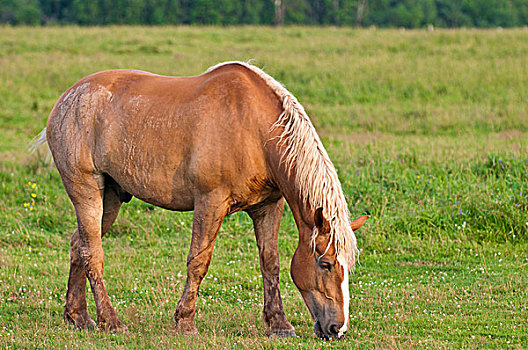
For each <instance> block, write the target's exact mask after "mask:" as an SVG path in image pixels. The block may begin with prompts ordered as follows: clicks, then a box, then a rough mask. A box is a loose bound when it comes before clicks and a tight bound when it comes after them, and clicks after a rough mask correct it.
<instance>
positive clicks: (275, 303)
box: [248, 198, 295, 337]
mask: <svg viewBox="0 0 528 350" xmlns="http://www.w3.org/2000/svg"><path fill="white" fill-rule="evenodd" d="M283 208H284V199H283V198H281V199H279V200H278V201H277V202H273V203H269V204H265V205H262V206H258V207H256V208H252V209H251V210H248V214H249V216H250V217H251V218H252V219H253V226H254V227H255V236H256V238H257V245H258V248H259V258H260V270H261V272H262V280H263V284H264V309H263V310H262V319H263V321H264V324H265V325H266V327H267V332H266V333H267V335H268V336H278V337H287V336H295V331H294V328H293V326H292V325H291V324H290V322H288V320H287V319H286V316H285V315H284V307H283V306H282V299H281V295H280V290H279V270H280V267H279V242H278V232H279V226H280V220H281V216H282V210H283Z"/></svg>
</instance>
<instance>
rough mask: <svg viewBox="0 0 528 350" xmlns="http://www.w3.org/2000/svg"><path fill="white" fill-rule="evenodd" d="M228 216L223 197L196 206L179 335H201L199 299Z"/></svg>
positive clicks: (176, 316) (180, 305)
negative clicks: (198, 310) (196, 317)
mask: <svg viewBox="0 0 528 350" xmlns="http://www.w3.org/2000/svg"><path fill="white" fill-rule="evenodd" d="M226 213H227V205H226V204H225V201H224V198H223V197H220V196H216V197H212V196H209V197H208V198H203V199H201V200H199V201H197V203H196V204H195V208H194V218H193V233H192V240H191V248H190V250H189V256H188V257H187V281H186V283H185V288H184V289H183V295H182V297H181V299H180V301H179V302H178V306H177V307H176V312H175V313H174V321H175V322H176V331H177V332H179V333H181V334H188V335H194V334H198V330H197V329H196V326H195V323H194V315H195V313H196V295H197V294H198V288H199V287H200V283H201V282H202V279H203V278H204V276H205V274H206V273H207V268H208V267H209V263H210V262H211V255H212V253H213V247H214V243H215V240H216V236H217V234H218V230H219V229H220V225H221V224H222V221H223V220H224V217H225V215H226Z"/></svg>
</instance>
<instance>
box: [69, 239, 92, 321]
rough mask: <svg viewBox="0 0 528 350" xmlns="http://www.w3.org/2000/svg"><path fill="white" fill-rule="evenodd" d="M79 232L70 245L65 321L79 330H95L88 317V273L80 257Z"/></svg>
mask: <svg viewBox="0 0 528 350" xmlns="http://www.w3.org/2000/svg"><path fill="white" fill-rule="evenodd" d="M80 244H81V243H80V241H79V230H77V229H76V230H75V232H74V234H73V235H72V237H71V240H70V245H71V251H70V276H69V278H68V291H67V292H66V305H64V319H65V320H66V321H68V322H70V323H71V324H73V325H74V326H75V327H77V328H79V329H94V328H95V322H94V321H93V320H92V319H91V318H90V316H89V315H88V310H87V309H86V273H85V272H84V267H83V265H82V262H81V257H80V256H79V246H80Z"/></svg>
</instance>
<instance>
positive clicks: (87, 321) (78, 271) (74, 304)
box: [64, 183, 121, 329]
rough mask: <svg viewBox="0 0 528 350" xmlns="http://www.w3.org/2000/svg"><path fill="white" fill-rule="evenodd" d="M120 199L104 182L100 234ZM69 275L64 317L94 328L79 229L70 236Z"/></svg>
mask: <svg viewBox="0 0 528 350" xmlns="http://www.w3.org/2000/svg"><path fill="white" fill-rule="evenodd" d="M120 208H121V201H120V199H119V195H118V194H117V189H116V188H115V186H113V185H112V186H110V185H109V184H108V183H107V184H105V189H104V198H103V219H102V224H101V234H102V236H104V235H105V234H106V233H107V232H108V230H109V229H110V227H111V226H112V224H113V223H114V221H115V219H116V218H117V214H118V213H119V209H120ZM70 244H71V252H70V276H69V278H68V291H67V292H66V305H65V306H64V319H65V320H66V321H68V322H70V323H72V324H73V325H74V326H75V327H77V328H79V329H94V328H95V322H94V321H93V320H92V319H91V318H90V316H89V315H88V311H87V308H86V272H85V271H84V267H83V265H82V261H81V257H80V255H79V247H80V244H81V242H80V240H79V231H78V230H75V232H74V234H73V235H72V238H71V242H70Z"/></svg>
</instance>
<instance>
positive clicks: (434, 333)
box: [0, 27, 528, 349]
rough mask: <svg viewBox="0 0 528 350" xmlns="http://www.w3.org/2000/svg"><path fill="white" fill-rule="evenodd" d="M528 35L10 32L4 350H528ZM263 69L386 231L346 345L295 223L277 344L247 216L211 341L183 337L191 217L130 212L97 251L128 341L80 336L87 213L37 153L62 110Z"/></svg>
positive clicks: (367, 254)
mask: <svg viewBox="0 0 528 350" xmlns="http://www.w3.org/2000/svg"><path fill="white" fill-rule="evenodd" d="M526 37H527V33H526V32H525V31H524V30H520V29H518V30H515V29H514V30H504V31H501V32H499V31H494V30H487V31H483V30H456V31H450V30H445V31H444V30H440V31H435V32H434V33H427V32H425V31H405V32H400V31H397V30H355V29H350V28H348V29H347V28H342V29H341V28H340V29H337V28H316V27H306V28H304V27H289V28H281V29H274V28H260V27H232V28H216V27H210V28H207V27H206V28H193V27H161V28H150V27H109V28H78V27H63V28H23V27H19V28H11V27H0V104H1V108H0V130H1V137H0V198H2V201H0V348H64V347H68V348H86V347H90V348H106V347H111V348H125V349H128V348H153V347H155V348H183V349H187V348H190V349H193V348H204V349H205V348H207V349H210V348H247V349H254V348H263V349H275V348H279V349H297V348H305V349H320V348H335V349H349V348H421V347H423V348H435V349H436V348H474V349H480V348H526V347H528V336H527V335H526V330H527V329H528V306H527V300H528V289H527V285H528V214H527V209H528V199H527V194H528V104H527V103H526V102H527V100H526V96H528V58H527V57H528V41H527V40H526ZM251 58H254V59H255V64H257V65H258V66H261V67H264V68H265V70H266V71H267V72H268V73H269V74H271V75H272V76H274V77H275V78H277V79H278V80H279V81H281V82H282V83H284V84H285V85H286V87H287V88H288V89H289V90H290V91H292V92H293V93H294V94H295V95H296V96H297V97H298V99H299V100H300V101H301V103H303V104H304V106H305V107H306V109H307V111H308V113H309V114H310V116H311V117H312V120H313V122H314V124H315V125H316V128H317V130H318V131H319V134H320V135H321V137H322V139H323V143H324V144H325V146H326V147H327V149H328V152H329V154H330V156H331V158H332V160H333V161H334V163H335V164H336V166H337V168H338V172H339V175H340V178H341V182H342V185H343V188H344V191H345V195H346V197H347V200H348V204H349V208H350V211H351V212H352V213H353V215H355V216H356V215H360V214H363V213H365V212H368V213H370V214H371V216H372V219H371V220H369V221H368V222H367V224H365V226H364V227H363V228H362V229H361V230H360V231H358V233H357V235H358V244H359V247H360V249H361V251H362V252H361V257H360V264H359V265H358V266H357V267H356V269H355V270H354V271H353V272H352V274H351V280H350V293H351V298H352V300H351V307H350V317H351V323H350V329H349V333H348V335H347V338H346V340H345V341H342V342H323V341H321V340H318V339H316V338H315V336H314V335H313V332H312V330H311V325H312V321H311V319H310V316H309V313H308V309H307V308H306V306H305V305H304V303H303V301H302V299H301V297H300V294H299V292H298V291H297V290H296V288H295V286H294V285H293V283H292V281H291V278H290V277H289V262H290V260H291V257H292V254H293V252H294V250H295V247H296V237H297V232H296V230H295V228H294V222H293V219H292V217H291V212H290V211H289V210H288V209H287V210H286V211H285V213H284V217H283V221H282V224H281V236H280V237H281V238H280V251H281V262H282V268H281V290H282V294H283V299H284V303H285V309H286V314H287V317H288V318H289V320H290V321H291V322H292V324H293V325H294V326H295V327H296V331H297V334H298V336H299V337H298V338H295V339H285V340H277V339H268V338H266V336H265V330H264V329H263V324H262V322H261V320H260V313H261V308H262V282H261V279H260V277H259V275H260V271H259V267H258V255H257V248H256V244H255V240H254V235H253V231H252V225H251V221H250V219H249V218H248V216H247V215H246V214H243V213H238V214H234V215H232V216H230V217H228V218H227V219H226V221H225V222H224V224H223V227H222V230H221V232H220V234H219V239H218V241H217V244H216V247H215V252H214V255H213V261H212V263H211V266H210V270H209V273H208V275H207V277H206V278H205V280H204V282H203V283H202V286H201V289H200V293H199V297H198V307H199V309H198V312H197V318H196V321H197V326H198V329H199V330H200V336H198V337H195V338H187V337H182V336H179V335H176V334H175V333H174V331H173V323H172V313H173V312H174V309H175V307H176V304H177V301H178V299H179V297H180V295H181V292H182V289H183V285H184V283H185V280H184V276H185V260H186V255H187V252H188V247H189V242H190V238H191V233H190V227H191V221H192V214H191V213H172V212H168V211H164V210H161V209H159V208H155V207H153V206H151V205H148V204H145V203H142V202H140V201H138V200H136V199H134V200H132V202H131V203H129V204H127V205H125V206H124V207H123V209H122V210H121V212H120V216H119V218H118V220H117V222H116V224H115V225H114V227H113V228H112V230H111V231H110V233H109V234H108V235H107V236H106V237H105V239H104V240H103V246H104V249H105V254H106V255H105V258H106V266H105V280H106V283H107V287H108V292H109V294H110V295H111V299H112V302H113V304H114V306H115V307H116V309H117V312H118V315H119V316H120V318H121V319H122V320H123V322H125V323H126V324H127V325H128V327H129V329H130V334H127V335H117V336H114V335H109V334H104V333H99V332H80V331H76V330H73V329H71V328H70V327H68V326H67V325H66V324H65V323H64V322H63V321H62V306H63V304H64V294H65V292H66V282H67V274H68V267H69V265H68V264H69V257H68V251H69V237H70V235H71V233H72V232H73V230H74V227H75V226H74V225H75V217H74V212H73V208H72V206H71V204H70V203H69V201H68V199H67V196H66V194H65V192H64V190H63V188H62V184H61V182H60V178H59V176H58V174H57V171H56V170H55V169H54V168H53V167H48V166H46V164H45V162H44V156H45V155H44V150H42V152H41V153H40V154H39V155H33V156H30V155H28V153H27V151H26V149H27V146H26V144H27V142H28V141H29V140H30V139H31V138H32V137H33V136H34V135H36V134H37V133H38V132H39V131H40V130H41V129H42V128H43V127H44V125H45V121H46V118H47V115H48V113H49V111H50V110H51V107H52V106H53V104H54V103H55V101H56V99H57V98H58V97H59V96H60V94H61V93H62V92H63V91H64V90H66V89H67V88H68V87H69V86H70V85H72V84H73V83H74V82H76V81H77V80H79V79H80V78H81V77H83V76H85V75H87V74H90V73H93V72H95V71H100V70H104V69H111V68H135V69H143V70H148V71H152V72H156V73H160V74H169V75H195V74H199V73H201V72H203V71H204V70H205V69H206V68H207V67H209V66H211V65H213V64H216V63H217V62H220V61H225V60H244V61H245V60H248V59H251ZM33 184H36V185H35V187H34V188H33ZM32 194H34V195H35V196H34V197H33V196H32ZM30 206H31V207H30ZM31 208H32V209H31ZM88 301H89V312H90V314H91V315H92V317H95V309H94V303H93V298H92V297H91V296H89V298H88Z"/></svg>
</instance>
